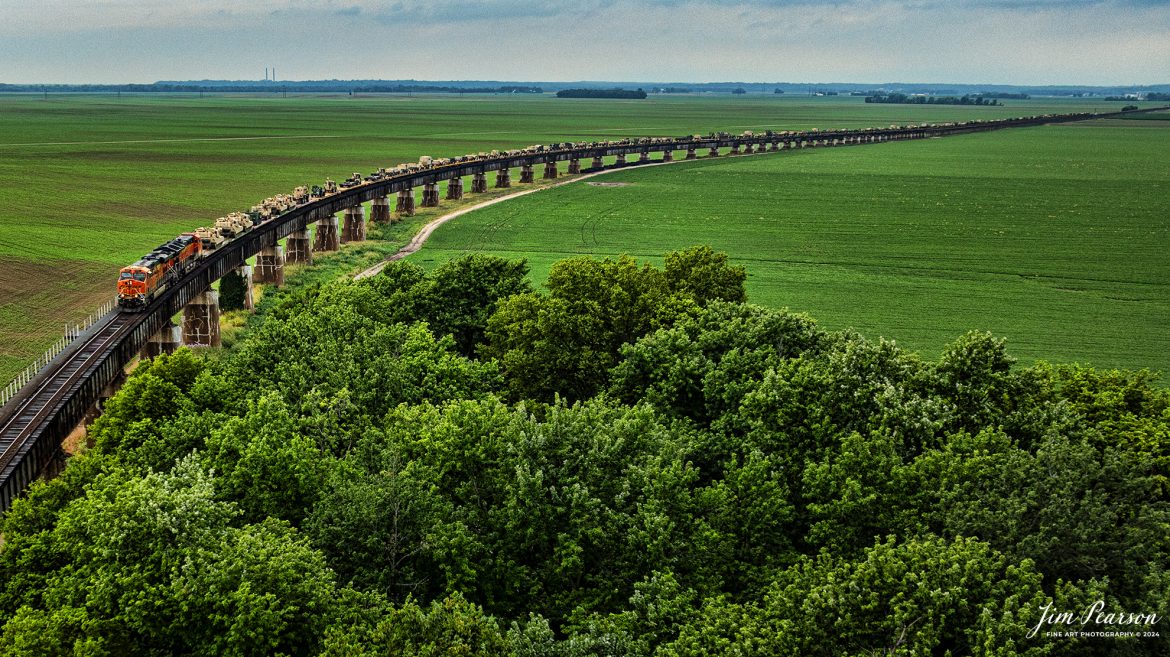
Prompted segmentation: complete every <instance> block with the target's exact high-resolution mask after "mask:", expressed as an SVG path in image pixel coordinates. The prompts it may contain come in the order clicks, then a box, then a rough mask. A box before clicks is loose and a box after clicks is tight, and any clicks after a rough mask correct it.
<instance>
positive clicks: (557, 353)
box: [483, 249, 744, 401]
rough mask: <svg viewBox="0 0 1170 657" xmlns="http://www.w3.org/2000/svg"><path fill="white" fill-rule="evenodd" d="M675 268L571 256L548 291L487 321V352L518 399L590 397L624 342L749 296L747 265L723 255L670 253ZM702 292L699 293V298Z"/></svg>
mask: <svg viewBox="0 0 1170 657" xmlns="http://www.w3.org/2000/svg"><path fill="white" fill-rule="evenodd" d="M666 258H667V261H668V263H669V267H670V268H669V272H668V273H664V272H663V271H660V270H659V269H657V268H655V267H653V266H650V265H642V266H639V265H638V263H637V261H635V260H634V259H633V258H631V257H629V256H621V257H619V258H617V259H616V260H615V259H609V258H607V259H605V260H600V261H599V260H594V259H592V258H585V257H579V258H569V259H567V260H562V261H560V262H558V263H556V264H554V265H553V267H552V268H551V269H550V270H549V276H548V282H547V283H546V286H547V288H548V294H547V295H540V294H535V293H532V294H521V295H517V296H513V297H510V298H508V299H506V300H504V301H502V302H501V303H500V304H499V307H498V310H497V311H496V313H495V314H494V315H493V316H492V317H491V319H490V320H489V321H488V328H487V338H488V339H487V343H486V346H485V348H484V349H483V353H484V355H485V356H488V357H492V358H496V359H498V360H499V361H500V363H502V365H503V367H504V370H505V372H506V374H507V379H508V386H509V389H510V391H511V393H512V396H513V397H514V398H516V399H537V400H543V401H550V400H551V399H552V398H553V396H554V395H555V394H560V395H561V396H564V397H566V398H568V399H571V400H576V399H586V398H588V397H590V396H592V395H594V394H595V393H597V392H598V391H599V390H601V389H602V388H603V387H604V386H605V384H606V383H607V380H608V372H609V369H610V368H611V367H613V366H614V365H616V364H617V363H618V362H619V351H620V349H621V347H622V345H624V344H628V343H633V342H635V341H636V340H637V339H638V338H640V337H642V336H643V335H646V334H647V333H650V332H651V331H654V330H656V329H659V328H663V327H668V326H670V325H672V324H673V323H674V322H675V321H677V320H678V319H679V318H681V317H684V316H686V315H688V314H690V313H693V312H695V311H696V305H698V304H699V303H708V302H710V301H714V300H723V299H726V300H741V299H743V298H744V292H743V278H742V277H741V276H740V274H742V269H741V268H737V267H731V266H729V265H727V264H726V257H725V256H724V255H723V254H714V253H710V252H709V250H707V251H705V250H703V249H691V250H688V251H684V252H679V253H671V254H667V256H666ZM696 295H697V296H696Z"/></svg>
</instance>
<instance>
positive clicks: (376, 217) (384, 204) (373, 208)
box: [370, 196, 390, 224]
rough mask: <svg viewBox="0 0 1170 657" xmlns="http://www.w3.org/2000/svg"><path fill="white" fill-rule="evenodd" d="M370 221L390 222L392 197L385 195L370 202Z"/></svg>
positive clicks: (378, 222)
mask: <svg viewBox="0 0 1170 657" xmlns="http://www.w3.org/2000/svg"><path fill="white" fill-rule="evenodd" d="M370 221H372V222H374V223H376V224H388V223H390V199H388V198H386V197H385V196H383V197H381V198H376V199H374V200H373V201H372V202H370Z"/></svg>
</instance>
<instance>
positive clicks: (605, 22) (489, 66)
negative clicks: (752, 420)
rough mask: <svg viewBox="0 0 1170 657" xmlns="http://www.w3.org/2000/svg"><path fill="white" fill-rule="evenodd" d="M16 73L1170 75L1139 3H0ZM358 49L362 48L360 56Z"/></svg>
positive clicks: (1131, 78)
mask: <svg viewBox="0 0 1170 657" xmlns="http://www.w3.org/2000/svg"><path fill="white" fill-rule="evenodd" d="M5 11H6V19H7V20H6V21H5V23H4V25H0V60H3V61H5V62H6V70H7V73H6V75H7V76H13V75H20V79H15V78H12V77H9V79H8V80H4V81H10V82H22V81H31V82H37V81H49V82H57V81H61V82H65V81H72V82H85V81H111V82H115V81H116V82H125V81H152V80H157V79H190V78H226V79H233V78H235V79H238V78H258V77H261V75H262V74H263V68H264V66H268V65H273V64H275V65H276V66H277V68H278V69H279V70H280V71H281V77H282V78H283V79H309V78H389V79H394V78H415V79H453V78H454V79H489V80H493V79H494V80H537V81H539V80H588V79H592V80H618V81H620V80H631V81H645V82H649V81H696V82H697V81H707V80H728V79H735V80H745V81H752V80H757V81H827V80H856V81H864V82H886V81H895V80H906V81H924V80H925V81H954V82H966V81H970V82H1005V83H1010V82H1018V83H1026V84H1041V83H1053V84H1072V83H1099V84H1111V83H1135V82H1146V83H1154V82H1165V81H1166V77H1167V73H1166V71H1165V66H1164V62H1166V61H1170V39H1167V38H1166V34H1170V8H1168V7H1167V3H1165V2H1148V1H1141V0H1097V1H1088V0H1080V1H1075V0H1064V1H1059V0H948V1H945V2H944V1H942V0H840V1H838V2H817V1H812V0H789V1H768V0H640V1H634V0H573V1H571V0H547V1H545V2H519V1H516V0H487V1H484V2H477V3H466V2H456V1H455V0H432V1H431V2H418V1H414V0H334V1H329V0H326V1H316V2H310V1H304V0H253V2H250V3H248V4H242V3H238V2H235V1H232V2H228V1H226V0H205V1H201V2H194V3H186V4H184V3H164V2H160V1H157V0H102V1H97V2H85V3H79V2H76V0H36V2H35V3H34V2H33V1H32V0H7V1H6V10H5ZM358 53H360V56H355V55H356V54H358Z"/></svg>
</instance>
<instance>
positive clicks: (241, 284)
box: [219, 271, 248, 310]
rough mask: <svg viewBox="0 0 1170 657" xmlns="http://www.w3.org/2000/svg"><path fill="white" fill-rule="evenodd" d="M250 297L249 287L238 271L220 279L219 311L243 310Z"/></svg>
mask: <svg viewBox="0 0 1170 657" xmlns="http://www.w3.org/2000/svg"><path fill="white" fill-rule="evenodd" d="M247 296H248V285H247V283H246V282H245V281H244V277H243V276H241V275H240V274H239V272H237V271H229V272H228V273H226V274H224V275H223V276H222V277H221V278H220V279H219V309H220V310H243V309H244V301H245V300H246V299H247Z"/></svg>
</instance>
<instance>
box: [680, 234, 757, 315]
mask: <svg viewBox="0 0 1170 657" xmlns="http://www.w3.org/2000/svg"><path fill="white" fill-rule="evenodd" d="M663 259H664V260H665V262H664V265H663V272H662V273H663V274H664V275H665V276H666V283H667V285H668V286H669V287H670V289H671V290H672V291H673V292H675V293H676V294H685V295H687V296H689V297H691V298H692V299H694V300H695V303H697V304H699V305H700V306H706V305H707V304H708V303H709V302H710V301H713V300H716V299H718V300H721V301H731V302H738V303H742V302H744V301H747V292H746V291H745V290H744V286H743V284H744V281H746V280H747V270H746V269H744V268H743V267H741V266H731V265H728V264H727V254H726V253H716V252H715V251H713V250H712V249H711V247H709V246H692V247H690V248H687V249H683V250H682V251H671V252H670V253H667V254H666V256H665V257H664V258H663Z"/></svg>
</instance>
